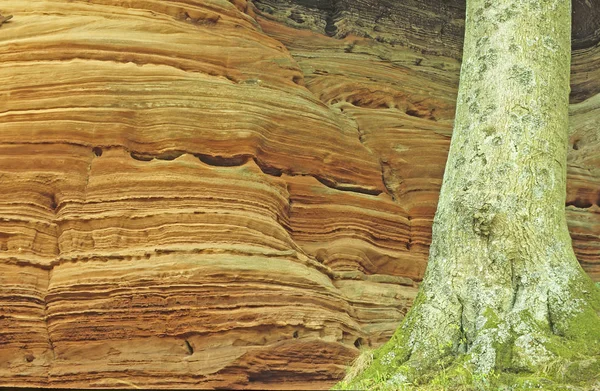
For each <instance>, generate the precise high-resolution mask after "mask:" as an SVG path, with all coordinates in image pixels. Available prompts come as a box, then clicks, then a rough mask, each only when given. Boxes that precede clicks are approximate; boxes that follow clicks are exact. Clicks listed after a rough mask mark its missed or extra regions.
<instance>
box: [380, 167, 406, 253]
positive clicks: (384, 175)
mask: <svg viewBox="0 0 600 391" xmlns="http://www.w3.org/2000/svg"><path fill="white" fill-rule="evenodd" d="M379 166H380V167H381V181H382V182H383V186H385V189H386V190H387V193H388V194H389V195H390V197H392V201H394V202H396V195H395V193H394V189H393V188H392V186H390V184H389V180H388V178H387V176H388V174H387V173H389V172H391V171H392V168H391V167H390V165H389V163H387V162H384V161H383V160H382V159H379ZM407 247H408V248H409V249H410V246H407Z"/></svg>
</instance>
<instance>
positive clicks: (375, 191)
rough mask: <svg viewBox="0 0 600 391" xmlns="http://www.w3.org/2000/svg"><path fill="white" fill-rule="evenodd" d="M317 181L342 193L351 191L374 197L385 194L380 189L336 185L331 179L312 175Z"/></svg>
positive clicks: (342, 184)
mask: <svg viewBox="0 0 600 391" xmlns="http://www.w3.org/2000/svg"><path fill="white" fill-rule="evenodd" d="M312 176H313V177H314V178H315V179H316V180H318V181H319V182H321V183H322V184H324V185H325V186H327V187H330V188H332V189H335V190H341V191H351V192H353V193H360V194H368V195H374V196H377V195H379V194H381V193H383V192H382V191H381V190H379V189H369V188H365V187H360V186H357V185H349V184H345V183H336V182H334V181H333V180H331V179H328V178H325V177H322V176H319V175H312Z"/></svg>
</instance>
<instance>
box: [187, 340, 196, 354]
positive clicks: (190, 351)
mask: <svg viewBox="0 0 600 391" xmlns="http://www.w3.org/2000/svg"><path fill="white" fill-rule="evenodd" d="M185 348H186V349H187V351H188V354H189V355H192V354H194V347H193V346H192V344H191V343H190V341H188V340H187V339H186V340H185Z"/></svg>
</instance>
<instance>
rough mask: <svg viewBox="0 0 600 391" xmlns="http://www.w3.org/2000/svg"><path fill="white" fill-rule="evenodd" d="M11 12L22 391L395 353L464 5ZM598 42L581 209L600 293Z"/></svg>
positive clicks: (12, 202)
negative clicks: (390, 346) (377, 349)
mask: <svg viewBox="0 0 600 391" xmlns="http://www.w3.org/2000/svg"><path fill="white" fill-rule="evenodd" d="M0 6H1V7H2V8H1V9H0V13H2V14H4V15H8V14H12V15H13V18H12V19H10V20H8V21H6V22H5V23H3V24H2V25H1V26H0V42H1V43H2V44H1V45H0V58H1V61H0V181H1V184H2V188H3V192H2V194H3V197H1V198H0V282H1V284H0V326H1V327H0V385H1V386H8V387H11V386H12V387H14V386H20V387H25V386H27V387H32V386H33V387H38V386H44V387H48V386H50V387H96V388H97V387H102V388H127V387H142V388H148V387H160V388H188V387H189V388H246V389H265V388H271V389H272V388H281V387H282V384H285V388H286V389H315V388H327V387H329V386H331V385H332V384H333V383H335V382H336V381H337V379H339V378H340V377H341V376H342V375H343V373H344V368H345V365H346V364H347V363H348V362H349V361H351V360H352V358H354V357H355V356H356V355H357V354H358V351H359V350H358V348H360V347H361V346H363V345H373V346H375V345H378V344H381V343H383V342H384V341H385V340H386V339H388V338H389V337H390V336H391V334H392V332H393V331H394V329H395V327H396V326H397V324H398V323H399V321H400V320H401V319H402V318H403V316H404V314H405V313H406V311H407V309H408V308H409V307H410V305H411V303H412V300H413V298H414V296H415V294H416V283H418V281H419V280H420V279H421V278H422V275H423V272H424V270H425V266H426V261H427V253H428V245H429V241H430V238H431V233H430V231H431V224H432V218H433V214H434V212H435V208H436V204H437V193H438V191H439V187H440V185H441V178H442V174H443V169H444V163H445V159H446V155H447V151H448V146H449V139H450V136H451V131H452V121H453V116H454V107H455V106H454V99H455V94H456V88H457V83H458V72H459V67H460V62H459V56H460V47H461V45H462V44H461V39H462V38H461V36H462V30H461V29H462V23H463V22H462V12H463V11H462V10H463V9H464V6H461V4H458V3H454V2H444V5H442V6H441V8H440V4H438V3H437V2H434V1H428V2H413V3H410V2H408V3H403V4H399V3H398V2H391V1H390V2H384V1H382V2H380V3H375V2H373V1H357V2H352V1H334V2H324V1H323V2H320V1H308V0H306V1H305V0H302V1H300V0H298V1H295V2H286V1H273V0H264V1H258V0H256V1H254V2H248V1H245V0H235V1H229V2H228V1H221V0H210V1H207V0H203V1H200V0H186V1H169V2H165V1H160V0H144V1H137V2H123V1H119V0H94V1H92V2H89V1H84V0H78V1H70V2H64V1H59V0H51V1H35V0H31V1H27V2H25V1H16V0H7V1H4V2H2V4H1V5H0ZM409 21H416V22H414V23H413V24H412V25H411V24H410V23H409ZM588 24H589V23H588ZM436 26H437V27H436ZM588 30H589V29H588ZM588 30H585V31H583V32H582V33H581V34H582V35H581V37H580V38H578V39H580V41H578V42H580V43H579V46H578V49H577V50H575V51H574V53H573V83H572V89H573V94H572V101H573V105H572V108H571V118H572V121H571V128H572V129H571V140H570V142H571V146H572V148H571V149H572V150H571V151H570V155H569V166H568V172H569V189H568V196H567V215H568V219H569V226H570V229H571V233H572V237H573V243H574V246H575V250H576V252H577V255H578V257H579V259H580V261H581V263H582V265H583V267H584V268H585V269H586V270H587V271H588V272H589V273H590V274H591V275H592V277H593V278H595V279H596V280H600V262H599V261H598V260H599V259H600V206H599V201H600V199H599V193H598V189H599V186H598V185H599V184H600V171H599V170H600V161H599V160H598V157H597V154H596V153H595V151H597V150H598V148H599V147H600V145H599V143H600V140H599V138H598V128H599V126H600V124H599V118H600V100H599V99H600V98H599V97H600V95H598V93H599V92H600V88H599V86H600V82H599V81H598V80H600V78H594V77H593V75H594V72H597V70H598V67H597V66H596V65H597V62H598V58H599V57H598V47H597V46H593V44H590V42H592V41H590V39H587V38H586V37H589V36H590V34H589V32H586V31H588ZM586 39H587V40H586ZM590 45H592V46H590Z"/></svg>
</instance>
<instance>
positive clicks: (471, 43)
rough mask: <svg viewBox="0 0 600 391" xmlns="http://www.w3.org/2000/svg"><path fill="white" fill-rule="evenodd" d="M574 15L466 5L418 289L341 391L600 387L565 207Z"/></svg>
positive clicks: (597, 303) (527, 0)
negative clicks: (456, 82) (453, 102)
mask: <svg viewBox="0 0 600 391" xmlns="http://www.w3.org/2000/svg"><path fill="white" fill-rule="evenodd" d="M570 23H571V3H570V1H569V0H535V1H534V0H522V1H516V0H496V1H491V0H467V18H466V25H465V27H466V32H465V44H464V52H463V64H462V68H461V77H460V86H459V93H458V98H457V110H456V119H455V124H454V133H453V136H452V142H451V146H450V153H449V157H448V162H447V165H446V171H445V174H444V182H443V185H442V190H441V194H440V200H439V204H438V210H437V212H436V216H435V220H434V225H433V239H432V244H431V248H430V255H429V263H428V268H427V272H426V275H425V278H424V280H423V283H422V285H421V287H420V291H419V296H418V297H417V300H416V301H415V303H414V306H413V308H412V309H411V311H410V312H409V314H408V315H407V316H406V318H405V320H404V322H403V323H402V325H401V326H400V327H399V328H398V330H397V331H396V333H395V334H394V336H393V338H392V339H391V340H390V341H389V342H388V343H387V344H386V345H384V346H383V347H381V348H380V349H378V350H376V351H374V352H367V353H365V354H366V355H368V356H369V357H368V358H369V359H364V357H363V359H362V360H361V362H362V363H363V365H364V368H362V369H360V370H357V369H356V368H355V369H354V370H353V371H352V374H353V376H350V377H347V378H346V379H345V380H344V381H343V382H341V383H340V384H338V385H337V386H336V387H337V388H340V389H348V388H349V389H361V388H369V389H377V388H379V389H410V388H411V387H414V386H418V387H419V389H427V387H431V388H432V389H436V387H454V388H451V389H461V388H459V387H463V388H462V389H477V388H479V389H481V388H482V387H483V389H502V387H504V389H507V390H508V389H521V388H537V389H545V390H551V389H564V387H565V384H569V387H575V388H574V389H577V388H576V387H580V388H581V389H589V388H590V387H592V386H594V384H597V385H598V387H600V378H598V374H599V373H600V290H599V289H598V287H597V286H596V285H594V284H593V282H592V281H591V280H590V279H589V277H588V276H587V275H586V274H585V273H584V272H583V270H582V269H581V267H580V266H579V263H578V262H577V259H576V258H575V255H574V253H573V250H572V247H571V239H570V237H569V233H568V230H567V225H566V221H565V212H564V206H565V197H566V190H565V189H566V152H567V138H568V124H567V121H568V97H569V68H570V31H571V26H570ZM364 363H368V365H365V364H364Z"/></svg>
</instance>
